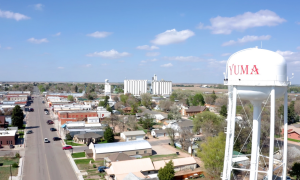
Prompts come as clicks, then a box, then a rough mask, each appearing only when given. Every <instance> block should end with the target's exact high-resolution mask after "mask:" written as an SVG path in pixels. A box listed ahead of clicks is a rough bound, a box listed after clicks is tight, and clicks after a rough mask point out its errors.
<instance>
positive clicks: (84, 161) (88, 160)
mask: <svg viewBox="0 0 300 180" xmlns="http://www.w3.org/2000/svg"><path fill="white" fill-rule="evenodd" d="M91 160H92V163H94V162H95V161H94V160H93V159H76V160H74V161H75V163H76V164H89V163H90V161H91Z"/></svg>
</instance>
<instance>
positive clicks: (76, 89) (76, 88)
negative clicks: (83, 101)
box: [75, 85, 78, 93]
mask: <svg viewBox="0 0 300 180" xmlns="http://www.w3.org/2000/svg"><path fill="white" fill-rule="evenodd" d="M77 91H78V87H77V85H76V86H75V93H77Z"/></svg>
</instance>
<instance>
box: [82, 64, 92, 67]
mask: <svg viewBox="0 0 300 180" xmlns="http://www.w3.org/2000/svg"><path fill="white" fill-rule="evenodd" d="M91 66H92V64H87V65H85V66H84V67H91Z"/></svg>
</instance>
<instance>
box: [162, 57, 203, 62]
mask: <svg viewBox="0 0 300 180" xmlns="http://www.w3.org/2000/svg"><path fill="white" fill-rule="evenodd" d="M164 59H167V60H170V61H183V62H199V61H203V60H204V59H202V58H200V57H196V56H174V57H164Z"/></svg>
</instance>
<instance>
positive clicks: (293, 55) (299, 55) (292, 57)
mask: <svg viewBox="0 0 300 180" xmlns="http://www.w3.org/2000/svg"><path fill="white" fill-rule="evenodd" d="M276 52H277V53H278V54H280V55H281V56H283V57H284V59H285V60H287V61H288V62H293V61H300V52H292V51H280V50H277V51H276Z"/></svg>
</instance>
